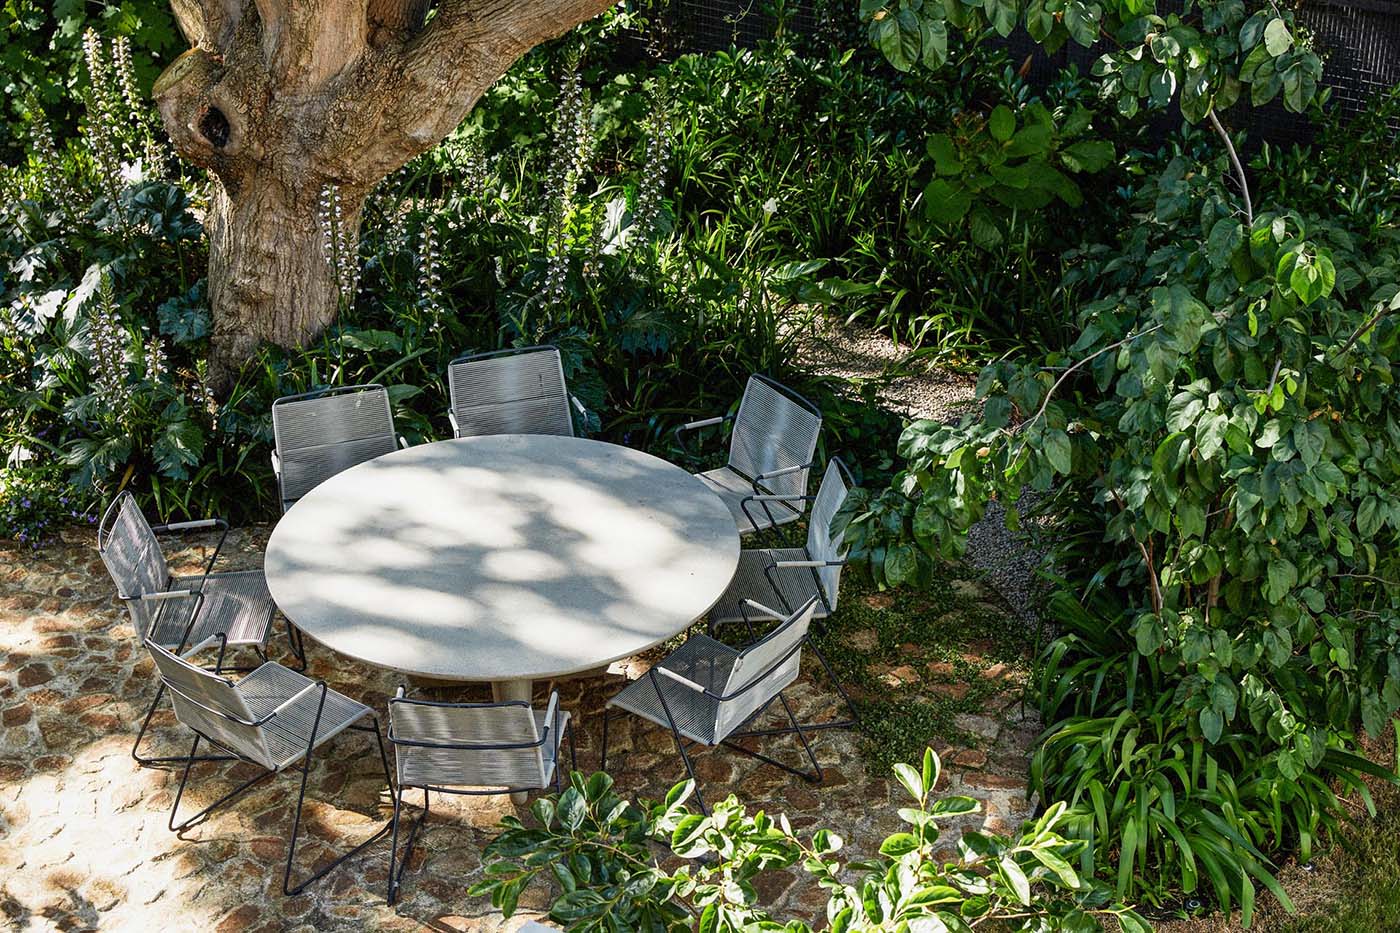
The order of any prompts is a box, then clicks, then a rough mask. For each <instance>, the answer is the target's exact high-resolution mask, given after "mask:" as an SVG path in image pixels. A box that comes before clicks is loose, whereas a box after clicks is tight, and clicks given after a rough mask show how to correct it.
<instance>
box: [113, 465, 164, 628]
mask: <svg viewBox="0 0 1400 933" xmlns="http://www.w3.org/2000/svg"><path fill="white" fill-rule="evenodd" d="M97 553H98V555H99V556H100V557H101V558H102V563H103V564H105V565H106V567H107V572H108V573H109V574H111V575H112V582H113V583H115V584H116V585H117V595H118V596H120V597H121V598H122V599H123V600H124V601H125V602H126V608H127V611H128V612H129V613H130V614H131V623H132V625H134V626H135V627H136V636H137V638H139V639H142V640H144V639H145V637H146V633H147V632H148V631H149V630H150V627H151V622H152V620H153V619H154V616H155V612H156V607H158V606H159V603H154V602H146V601H144V600H142V599H140V597H141V596H142V595H143V594H146V593H159V592H160V591H162V590H164V589H165V587H166V583H167V582H168V581H169V579H170V568H169V567H168V566H167V564H166V562H165V555H164V554H162V553H161V550H160V542H159V541H157V540H156V534H155V532H154V531H152V530H151V526H150V524H149V523H148V522H147V521H146V516H144V515H142V514H141V509H140V508H139V507H137V505H136V497H135V496H133V495H132V494H131V493H130V491H123V492H120V493H118V494H117V497H116V498H115V499H113V500H112V503H111V505H109V506H107V511H106V512H105V513H103V515H102V522H101V524H99V525H98V526H97Z"/></svg>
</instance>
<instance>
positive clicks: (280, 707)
mask: <svg viewBox="0 0 1400 933" xmlns="http://www.w3.org/2000/svg"><path fill="white" fill-rule="evenodd" d="M327 689H328V688H327V687H326V682H325V681H324V680H317V681H314V682H312V683H309V684H307V685H306V686H305V687H302V688H301V689H300V690H298V691H297V692H296V693H294V694H292V695H291V696H289V697H287V699H285V700H283V701H282V702H281V703H278V704H277V708H276V709H274V710H273V711H272V712H270V713H268V714H267V715H266V716H264V717H262V718H261V719H259V720H258V721H257V724H258V725H261V724H263V723H265V722H267V721H268V720H269V719H271V718H273V717H274V716H276V715H278V714H279V713H281V712H283V711H284V710H286V709H287V708H288V707H290V706H291V705H292V704H293V703H296V702H297V701H298V700H300V699H301V698H302V697H305V696H307V695H308V694H311V693H315V692H316V691H317V690H321V691H325V690H327ZM313 738H314V736H313Z"/></svg>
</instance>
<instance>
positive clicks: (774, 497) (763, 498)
mask: <svg viewBox="0 0 1400 933" xmlns="http://www.w3.org/2000/svg"><path fill="white" fill-rule="evenodd" d="M816 498H817V497H816V496H800V495H798V494H797V493H793V494H792V495H790V496H784V495H780V494H778V493H776V492H765V493H760V494H758V495H755V496H745V497H744V499H743V501H745V502H798V501H801V502H812V501H815V500H816Z"/></svg>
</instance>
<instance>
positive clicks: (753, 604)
mask: <svg viewBox="0 0 1400 933" xmlns="http://www.w3.org/2000/svg"><path fill="white" fill-rule="evenodd" d="M739 605H740V607H741V608H746V609H756V610H757V611H758V612H761V613H763V615H764V616H771V617H772V618H774V619H785V618H787V614H786V613H782V612H779V611H778V610H776V609H770V608H769V607H767V606H765V605H763V603H761V602H759V601H758V600H756V599H746V600H744V601H743V602H742V603H740V604H739ZM745 614H746V615H747V613H745Z"/></svg>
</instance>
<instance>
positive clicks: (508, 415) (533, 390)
mask: <svg viewBox="0 0 1400 933" xmlns="http://www.w3.org/2000/svg"><path fill="white" fill-rule="evenodd" d="M447 384H448V390H449V393H450V395H451V399H452V407H451V408H450V409H449V410H448V412H447V419H448V420H449V421H450V422H452V436H453V437H483V436H486V435H490V434H559V435H563V436H565V437H573V436H574V419H573V415H572V414H571V413H570V411H569V407H570V406H571V405H572V406H573V407H574V408H576V409H577V410H578V412H579V414H584V407H583V405H582V404H581V403H580V402H579V400H578V399H576V398H574V397H573V396H572V395H570V394H569V390H568V387H567V385H566V384H565V381H564V362H563V358H562V357H561V356H560V355H559V350H558V348H557V347H552V346H548V345H546V346H539V347H522V348H519V349H509V350H497V351H495V352H493V353H477V354H474V355H471V356H462V357H458V358H457V359H455V360H453V361H452V362H451V364H449V366H448V367H447Z"/></svg>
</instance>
